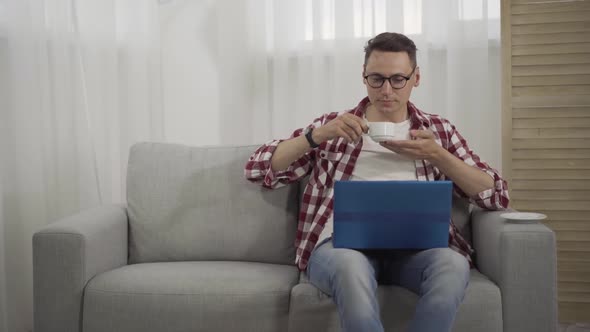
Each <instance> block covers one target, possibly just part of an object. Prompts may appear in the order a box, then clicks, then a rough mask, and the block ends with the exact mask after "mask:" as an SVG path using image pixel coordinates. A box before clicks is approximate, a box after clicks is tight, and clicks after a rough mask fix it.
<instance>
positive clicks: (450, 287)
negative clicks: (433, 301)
mask: <svg viewBox="0 0 590 332" xmlns="http://www.w3.org/2000/svg"><path fill="white" fill-rule="evenodd" d="M469 271H470V267H469V262H468V261H467V259H466V258H465V256H463V255H461V254H460V253H458V252H456V251H454V250H452V249H449V248H443V249H436V252H435V253H434V254H433V257H432V264H431V265H430V266H429V267H427V268H426V270H425V271H424V275H423V277H424V279H425V281H426V282H425V284H424V285H425V286H426V287H427V288H429V289H438V290H439V292H441V293H447V294H446V296H449V295H451V294H450V293H452V294H456V295H458V296H460V297H462V296H463V294H464V291H465V289H466V288H467V284H468V283H469V278H470V272H469Z"/></svg>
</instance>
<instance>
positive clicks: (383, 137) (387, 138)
mask: <svg viewBox="0 0 590 332" xmlns="http://www.w3.org/2000/svg"><path fill="white" fill-rule="evenodd" d="M370 137H371V139H372V140H373V141H375V142H377V143H379V142H385V141H393V140H395V136H392V135H379V136H377V135H375V136H370Z"/></svg>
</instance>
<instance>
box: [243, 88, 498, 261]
mask: <svg viewBox="0 0 590 332" xmlns="http://www.w3.org/2000/svg"><path fill="white" fill-rule="evenodd" d="M368 104H369V99H368V98H365V99H363V100H362V101H361V102H360V103H359V104H358V106H357V107H356V108H354V109H352V110H349V111H347V112H348V113H352V114H354V115H356V116H359V117H363V113H364V112H365V109H366V106H367V105H368ZM408 113H409V116H410V123H411V129H430V130H431V131H432V132H433V133H434V135H435V139H436V142H437V143H438V144H440V145H441V146H442V147H444V148H445V149H446V150H447V151H449V152H450V153H452V154H453V155H455V156H457V158H459V159H461V160H463V161H464V162H465V163H466V164H468V165H470V166H475V167H477V168H479V169H481V170H482V171H484V172H485V173H487V174H489V175H490V176H491V177H492V178H493V179H494V188H492V189H488V190H485V191H482V192H480V193H479V194H477V195H475V196H473V197H467V196H466V194H465V193H464V192H463V191H462V190H461V189H460V188H459V187H457V186H456V185H454V186H453V188H454V192H455V194H457V195H459V196H462V197H467V198H469V200H470V201H471V202H472V203H474V204H476V205H478V206H480V207H482V208H485V209H490V210H497V209H504V208H507V207H508V201H509V197H508V188H507V184H506V181H504V180H503V179H502V178H501V177H500V175H499V174H498V172H497V171H496V170H495V169H493V168H491V167H490V166H489V165H488V164H486V163H485V162H483V161H481V160H480V159H479V157H478V156H477V155H476V154H475V153H473V151H471V150H470V149H469V147H468V146H467V142H466V141H465V139H464V138H463V137H462V136H461V135H460V134H459V132H458V131H457V130H456V129H455V126H453V125H452V124H451V123H450V122H449V121H448V120H446V119H444V118H442V117H440V116H438V115H434V114H428V113H424V112H422V111H420V110H419V109H418V108H416V107H415V106H414V105H413V104H412V103H410V102H408ZM338 115H339V113H338V112H333V113H328V114H324V115H323V116H321V117H319V118H317V119H315V120H314V121H313V123H312V124H310V125H309V127H314V128H317V127H320V126H322V125H324V124H326V123H328V122H329V121H331V120H333V119H334V118H336V117H337V116H338ZM303 131H304V129H303V128H301V129H297V130H295V132H293V134H292V135H291V137H290V138H294V137H297V136H300V135H302V134H303ZM282 141H284V140H272V141H270V142H268V143H266V144H264V145H263V146H261V147H260V148H258V149H257V150H256V151H255V152H254V154H253V155H252V156H251V157H250V159H249V160H248V162H247V163H246V167H245V170H244V173H245V176H246V178H247V179H248V180H250V181H252V182H255V183H259V184H261V185H262V186H263V187H266V188H271V189H272V188H278V187H282V186H285V185H287V184H289V183H292V182H295V181H297V180H299V179H301V178H303V177H305V176H306V175H308V174H310V177H309V182H308V184H307V186H306V187H305V190H304V193H303V198H302V201H301V208H300V212H299V222H298V227H297V236H296V239H295V246H296V248H297V254H296V258H295V263H296V264H297V266H298V267H299V269H301V270H305V268H306V267H307V261H308V259H309V256H310V255H311V251H312V250H313V248H314V246H315V244H316V242H317V241H318V237H319V235H320V233H321V232H322V229H323V228H324V225H325V223H326V221H327V220H328V219H329V218H330V216H331V215H332V209H333V194H334V191H333V188H334V182H335V181H338V180H348V179H350V178H351V176H352V172H353V170H354V166H355V163H356V160H357V158H358V156H359V154H360V152H361V148H362V139H361V141H360V142H359V143H354V142H353V143H346V142H345V141H344V139H343V138H337V139H333V140H330V141H327V142H324V143H322V144H320V146H319V147H318V148H316V149H312V150H310V151H309V152H307V153H306V154H304V155H303V156H301V157H300V158H299V159H298V160H296V161H295V162H293V163H292V164H291V165H290V166H289V167H288V168H287V169H286V170H283V171H273V170H272V168H271V164H270V159H271V157H272V155H273V153H274V151H275V149H276V148H277V145H278V144H279V143H281V142H282ZM415 163H416V176H417V178H418V180H419V181H437V180H445V179H447V178H446V176H445V175H444V174H443V173H441V172H440V170H439V169H437V168H436V167H434V166H433V165H432V164H431V163H430V162H428V161H427V160H416V161H415ZM449 247H450V248H452V249H454V250H456V251H457V252H459V253H461V254H463V255H464V256H465V257H466V258H467V259H468V261H469V262H470V263H472V260H471V254H472V253H473V249H472V248H471V246H470V245H469V243H468V242H467V241H466V240H465V239H464V238H463V237H462V236H461V235H460V234H459V232H458V230H457V228H456V226H455V225H454V224H453V222H451V223H450V227H449Z"/></svg>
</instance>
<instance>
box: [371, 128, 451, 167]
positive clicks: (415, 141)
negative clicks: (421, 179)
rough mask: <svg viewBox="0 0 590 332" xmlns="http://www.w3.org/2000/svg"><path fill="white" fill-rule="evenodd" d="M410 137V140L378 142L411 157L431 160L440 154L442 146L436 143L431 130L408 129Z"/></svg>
mask: <svg viewBox="0 0 590 332" xmlns="http://www.w3.org/2000/svg"><path fill="white" fill-rule="evenodd" d="M410 137H412V140H401V141H385V142H381V143H380V144H381V146H383V147H385V148H387V149H389V150H391V151H393V152H395V153H398V154H401V155H403V156H405V157H407V158H411V159H418V160H422V159H425V160H429V161H432V160H435V159H436V158H437V157H438V156H440V154H441V152H442V150H443V148H442V147H441V146H440V145H438V144H437V143H436V141H435V137H434V133H433V132H432V131H430V130H410Z"/></svg>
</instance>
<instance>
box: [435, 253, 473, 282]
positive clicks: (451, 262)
mask: <svg viewBox="0 0 590 332" xmlns="http://www.w3.org/2000/svg"><path fill="white" fill-rule="evenodd" d="M436 250H437V251H436V255H435V257H434V260H433V262H434V265H435V266H436V267H437V268H438V269H443V270H445V271H449V272H451V273H453V274H454V275H456V276H457V277H463V278H465V277H466V276H468V275H469V270H470V267H469V262H468V261H467V258H465V256H463V255H461V254H460V253H458V252H456V251H455V250H453V249H450V248H441V249H436Z"/></svg>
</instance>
